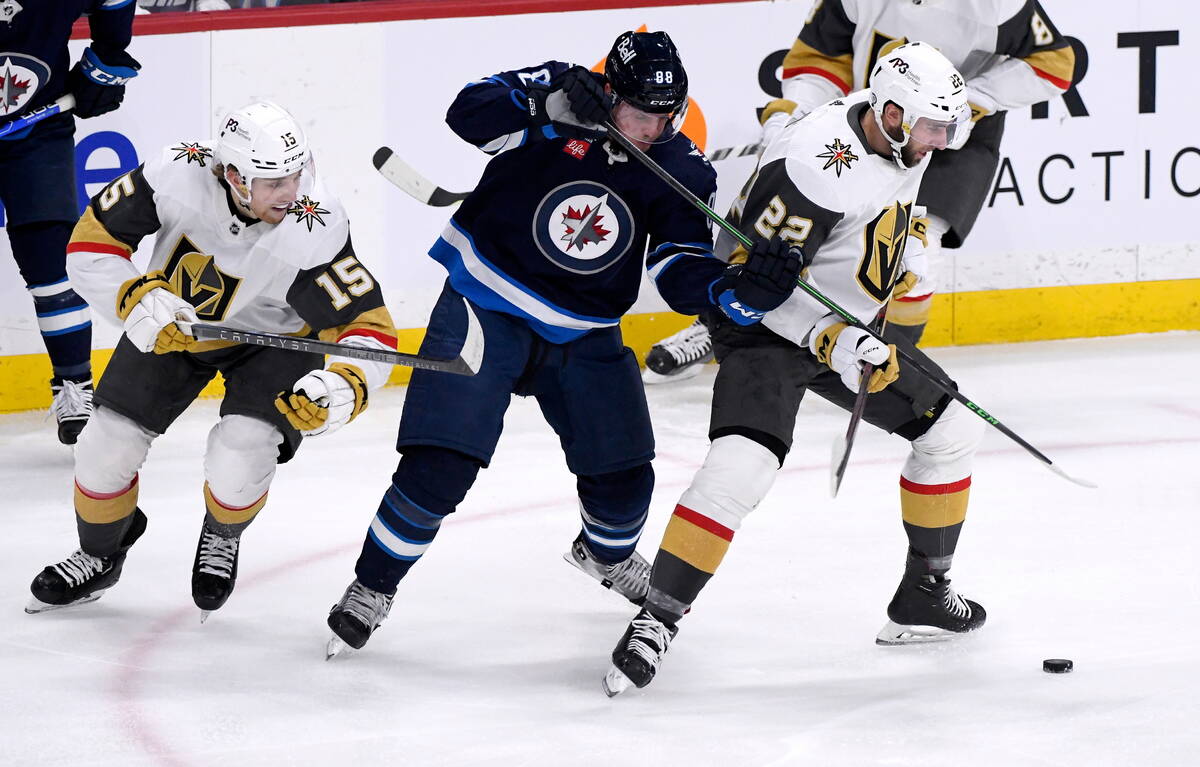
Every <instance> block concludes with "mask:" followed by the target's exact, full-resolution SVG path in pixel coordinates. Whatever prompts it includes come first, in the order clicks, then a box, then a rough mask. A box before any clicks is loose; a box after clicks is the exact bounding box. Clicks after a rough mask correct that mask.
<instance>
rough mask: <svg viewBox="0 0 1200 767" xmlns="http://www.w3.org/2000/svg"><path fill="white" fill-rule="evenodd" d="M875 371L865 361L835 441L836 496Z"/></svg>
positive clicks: (877, 326) (879, 325)
mask: <svg viewBox="0 0 1200 767" xmlns="http://www.w3.org/2000/svg"><path fill="white" fill-rule="evenodd" d="M897 262H899V259H897ZM895 271H896V267H893V270H892V277H893V279H894V278H895ZM887 306H888V305H887V304H886V303H885V304H884V305H883V306H881V307H880V308H879V314H878V315H877V316H876V317H875V323H874V326H873V329H874V330H875V331H876V332H877V333H880V334H882V333H883V329H884V327H886V326H887ZM874 372H875V366H874V365H872V364H871V363H870V362H864V363H863V366H862V374H861V375H859V377H858V394H856V395H855V396H854V407H853V408H851V410H850V423H848V424H846V433H845V435H844V436H842V438H841V439H838V440H836V441H834V443H833V476H832V477H830V483H829V493H830V495H831V496H833V497H834V498H837V494H838V490H840V489H841V487H842V478H843V477H845V476H846V467H847V466H848V465H849V464H850V451H851V450H853V449H854V437H855V436H856V435H857V434H858V424H859V422H860V421H862V417H863V413H864V412H865V411H866V409H867V395H868V394H869V392H868V391H867V384H868V382H870V380H871V374H872V373H874Z"/></svg>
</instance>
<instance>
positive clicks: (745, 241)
mask: <svg viewBox="0 0 1200 767" xmlns="http://www.w3.org/2000/svg"><path fill="white" fill-rule="evenodd" d="M606 127H607V128H608V136H609V138H610V139H612V140H613V141H616V142H617V143H618V144H620V145H621V147H622V148H623V149H624V150H625V151H626V152H628V153H629V154H631V155H633V156H634V157H636V158H637V159H638V160H639V161H640V162H642V163H643V164H644V165H645V166H646V167H647V168H649V169H650V171H651V172H653V173H654V175H656V176H658V177H659V178H660V179H662V180H663V181H664V182H665V183H666V184H667V185H668V186H670V187H671V188H672V189H674V190H675V191H676V192H678V193H679V194H680V195H682V196H683V197H684V199H686V200H687V201H688V202H690V203H691V204H692V205H694V206H696V207H697V208H698V209H699V210H700V211H701V212H703V213H704V215H705V216H707V217H708V219H709V220H710V221H712V222H713V223H714V224H716V225H717V226H719V227H721V228H722V229H724V230H725V231H726V232H728V233H729V234H730V235H732V236H733V237H734V238H736V239H737V240H738V242H740V243H742V245H744V246H745V247H746V248H747V249H750V248H752V247H754V243H753V242H752V241H751V240H750V238H749V237H747V236H746V235H744V234H742V233H741V231H739V230H738V228H737V227H735V226H734V225H733V224H731V223H729V222H728V221H726V220H725V219H724V218H722V217H721V216H720V215H718V214H717V213H716V212H715V211H714V210H713V209H712V208H710V207H708V206H707V205H705V204H704V202H703V201H702V200H700V199H699V198H698V197H696V195H694V194H692V192H691V191H690V190H689V189H688V188H687V187H685V186H684V185H683V184H681V183H680V182H679V181H678V180H676V179H675V178H674V177H673V176H672V175H671V174H670V173H667V172H666V171H665V170H663V169H662V167H661V166H660V165H659V164H658V163H656V162H654V160H652V159H650V158H649V157H647V156H646V153H645V152H643V151H641V150H640V149H638V148H637V146H635V145H634V143H633V142H632V141H631V140H630V139H629V138H627V137H626V136H624V135H623V134H622V133H621V132H620V131H619V130H617V129H616V127H615V126H614V125H612V124H611V123H607V124H606ZM796 285H797V287H799V288H800V289H801V290H803V291H804V292H805V293H807V294H808V295H809V296H811V297H812V298H813V299H815V300H816V301H817V302H818V303H820V304H821V305H822V306H824V307H825V308H826V309H828V310H829V311H831V312H833V313H834V314H836V315H838V316H839V317H841V318H842V320H844V321H845V323H846V324H847V325H849V326H850V327H854V328H857V329H859V330H861V331H864V332H865V333H866V334H867V335H869V336H871V337H872V338H875V339H876V340H878V341H879V342H880V343H886V342H884V341H883V339H881V338H879V336H878V334H876V333H874V332H872V331H871V329H870V328H868V327H867V326H866V325H865V324H863V322H862V321H861V320H860V319H858V318H857V317H855V316H854V315H853V314H851V313H849V312H848V311H846V310H845V309H843V308H842V307H840V306H838V305H837V304H836V303H834V302H833V301H832V300H830V299H829V298H827V297H826V296H825V295H824V294H823V293H821V291H819V290H817V289H816V288H814V287H813V286H812V285H809V284H808V283H807V282H805V281H804V280H800V279H798V280H797V281H796ZM897 351H898V354H899V357H900V359H902V360H904V362H905V363H906V364H907V365H909V366H910V367H912V369H913V370H915V371H917V372H918V373H920V374H921V375H922V376H924V377H925V378H926V379H928V380H929V381H930V382H932V383H933V384H934V385H935V386H936V387H937V388H939V389H941V390H942V392H943V393H944V394H946V395H948V396H949V397H951V398H952V399H954V400H956V401H957V402H959V403H961V404H962V405H964V406H965V407H966V408H967V409H968V410H970V411H971V412H972V413H974V414H975V415H977V416H979V417H980V418H982V419H983V420H984V421H986V422H987V423H988V424H989V425H990V426H992V427H993V428H995V429H997V430H998V431H1000V433H1002V434H1003V435H1004V436H1006V437H1008V438H1009V439H1011V440H1012V441H1013V442H1016V443H1017V444H1018V445H1020V446H1021V447H1023V448H1024V449H1025V450H1026V451H1027V452H1028V453H1029V454H1030V455H1032V456H1033V457H1034V458H1037V459H1038V460H1039V461H1041V462H1042V463H1043V464H1045V465H1046V467H1047V468H1048V469H1050V471H1052V472H1054V473H1055V474H1057V475H1059V476H1060V477H1062V478H1063V479H1066V480H1068V481H1070V482H1074V483H1075V484H1077V485H1081V486H1083V487H1095V486H1096V485H1095V484H1094V483H1092V482H1089V481H1087V480H1085V479H1080V478H1077V477H1072V476H1071V475H1070V474H1067V473H1066V472H1065V471H1063V469H1062V468H1060V467H1059V466H1057V465H1055V463H1054V461H1051V460H1050V459H1049V458H1047V457H1046V455H1045V454H1043V453H1042V452H1041V451H1040V450H1038V449H1037V448H1036V447H1034V446H1033V445H1031V444H1029V443H1028V442H1026V441H1025V440H1024V439H1022V438H1021V436H1020V435H1018V434H1017V433H1016V432H1014V431H1013V430H1012V429H1010V428H1008V427H1007V426H1005V425H1004V424H1002V423H1001V422H1000V419H998V418H996V417H995V416H994V415H992V414H991V413H988V412H987V411H986V410H984V409H983V408H981V407H980V406H979V405H977V404H975V403H974V402H972V401H971V400H970V399H968V398H967V397H966V396H964V395H963V394H962V393H960V392H959V391H958V389H956V388H955V387H954V385H953V384H951V383H949V382H948V381H945V380H943V379H942V378H941V376H938V375H935V374H933V373H932V372H930V371H929V370H928V369H927V368H926V367H925V366H924V365H922V364H921V363H920V362H919V361H918V360H917V359H915V358H914V357H913V356H912V355H910V354H908V353H907V352H906V351H904V350H903V349H898V350H897Z"/></svg>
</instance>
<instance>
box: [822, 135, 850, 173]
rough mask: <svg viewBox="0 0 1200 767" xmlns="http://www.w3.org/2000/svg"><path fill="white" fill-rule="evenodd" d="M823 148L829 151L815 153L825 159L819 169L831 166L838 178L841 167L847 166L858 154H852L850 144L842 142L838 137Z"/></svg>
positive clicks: (827, 168) (826, 168)
mask: <svg viewBox="0 0 1200 767" xmlns="http://www.w3.org/2000/svg"><path fill="white" fill-rule="evenodd" d="M825 148H826V149H828V150H829V151H828V152H821V153H820V154H818V155H817V157H818V158H820V159H822V160H824V161H825V165H824V167H822V168H821V170H829V169H830V168H833V172H834V173H836V174H837V176H838V178H841V177H842V168H849V167H850V163H852V162H854V161H855V160H857V159H858V155H856V154H854V152H853V151H852V147H851V145H849V144H843V143H842V140H841V139H840V138H835V139H834V140H833V143H832V144H826V145H825Z"/></svg>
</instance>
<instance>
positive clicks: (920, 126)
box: [868, 42, 971, 168]
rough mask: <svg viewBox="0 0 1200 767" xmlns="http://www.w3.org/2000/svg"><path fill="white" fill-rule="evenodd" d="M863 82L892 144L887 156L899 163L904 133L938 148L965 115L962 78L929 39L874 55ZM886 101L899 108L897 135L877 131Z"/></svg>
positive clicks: (962, 122) (951, 138) (967, 117)
mask: <svg viewBox="0 0 1200 767" xmlns="http://www.w3.org/2000/svg"><path fill="white" fill-rule="evenodd" d="M868 87H869V88H870V90H871V108H872V109H873V110H874V111H875V121H876V124H878V125H879V128H880V130H881V131H883V135H884V136H885V137H887V140H888V143H890V144H891V145H892V157H893V158H894V159H895V161H896V164H897V165H899V166H900V167H901V168H905V167H907V166H905V164H904V161H903V160H902V159H901V155H900V150H901V149H902V148H903V147H904V146H905V145H906V144H908V141H909V139H910V138H915V139H916V140H917V141H920V142H922V143H925V144H931V145H933V146H934V148H936V149H944V148H945V147H946V146H947V145H948V144H950V143H952V142H953V141H954V135H955V133H957V132H958V131H960V130H965V129H966V128H965V125H966V123H968V122H970V120H971V108H970V106H968V104H967V83H966V81H965V80H964V79H963V76H962V75H961V74H959V72H958V70H957V69H955V68H954V65H953V64H951V63H950V60H949V59H947V58H946V57H945V56H943V55H942V54H941V52H940V51H938V49H937V48H934V47H933V46H932V45H930V44H929V43H920V42H917V43H907V44H905V45H901V46H900V47H898V48H894V49H893V50H891V51H889V52H888V53H886V54H884V55H883V56H880V57H879V61H878V62H876V64H875V68H874V69H873V70H872V71H871V78H870V81H869V84H868ZM889 101H890V102H892V103H894V104H895V105H896V106H898V107H900V108H901V109H902V110H903V111H904V119H903V121H902V123H901V126H900V127H901V130H902V131H903V132H904V136H903V138H902V139H900V140H896V139H894V138H892V137H891V136H890V135H888V132H887V131H886V130H883V108H884V106H885V105H886V104H887V103H888V102H889Z"/></svg>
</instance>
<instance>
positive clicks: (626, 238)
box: [533, 181, 633, 274]
mask: <svg viewBox="0 0 1200 767" xmlns="http://www.w3.org/2000/svg"><path fill="white" fill-rule="evenodd" d="M533 239H534V242H536V243H537V246H538V249H539V250H540V251H541V252H542V255H544V256H545V257H546V258H548V259H550V261H552V262H553V263H554V264H555V265H557V266H559V267H561V268H563V269H565V270H566V271H568V272H574V273H575V274H595V273H596V272H602V271H604V270H605V269H607V268H609V267H610V266H612V265H613V264H615V263H616V262H617V261H619V260H621V257H622V256H623V255H625V253H626V251H628V250H629V245H630V243H631V242H632V240H633V216H632V214H631V213H630V212H629V206H628V205H626V204H625V201H624V200H622V199H621V198H620V197H618V196H617V195H616V193H614V192H613V191H612V190H611V189H609V188H608V187H606V186H604V185H603V184H597V183H595V182H592V181H572V182H570V183H567V184H563V185H562V186H559V187H557V188H555V189H553V190H551V192H550V193H549V194H547V195H546V196H545V197H544V198H542V201H541V203H539V204H538V208H537V212H536V213H535V214H534V217H533Z"/></svg>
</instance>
